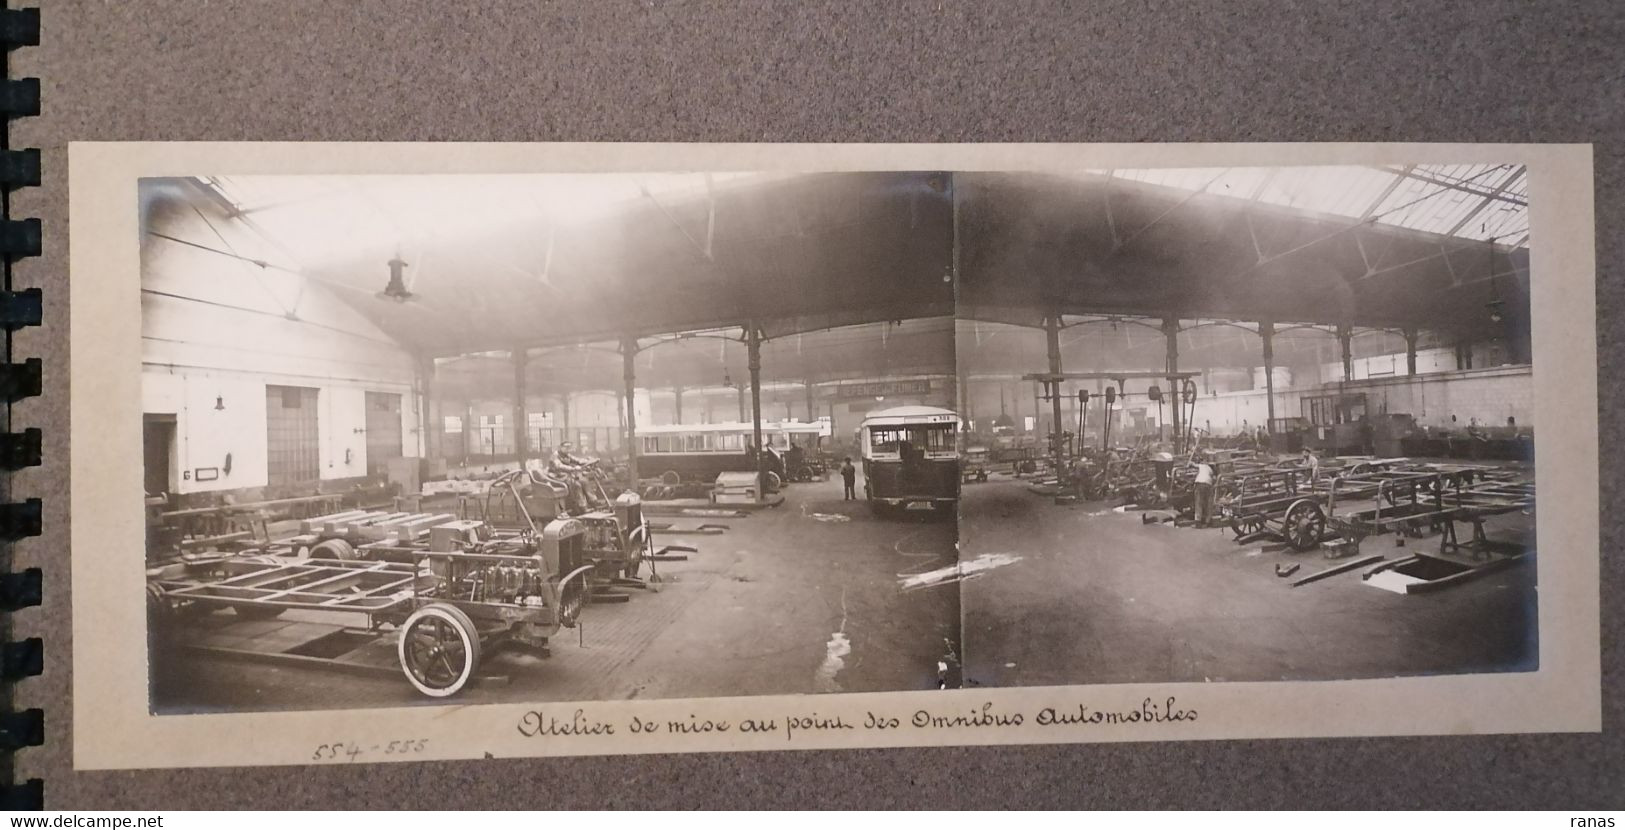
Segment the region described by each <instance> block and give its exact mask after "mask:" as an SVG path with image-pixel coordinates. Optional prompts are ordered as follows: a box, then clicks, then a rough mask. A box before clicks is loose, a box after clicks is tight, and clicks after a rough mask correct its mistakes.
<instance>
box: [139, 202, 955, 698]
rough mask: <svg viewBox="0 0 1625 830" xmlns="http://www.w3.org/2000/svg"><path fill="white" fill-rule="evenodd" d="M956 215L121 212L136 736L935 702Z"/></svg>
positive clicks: (943, 649)
mask: <svg viewBox="0 0 1625 830" xmlns="http://www.w3.org/2000/svg"><path fill="white" fill-rule="evenodd" d="M950 186H951V178H950V177H949V176H947V175H946V174H941V173H931V172H922V173H907V172H904V173H883V174H819V175H814V174H809V175H783V174H739V173H716V174H711V173H694V174H662V175H633V174H624V175H623V174H603V175H503V176H437V175H420V176H230V177H219V178H207V177H205V178H172V179H144V180H143V181H142V185H141V204H142V247H141V251H142V272H141V273H142V280H141V289H142V308H143V321H142V337H143V346H142V367H143V369H142V371H143V377H142V391H143V397H144V400H143V407H142V422H143V436H144V444H143V445H144V455H145V461H144V468H145V499H146V506H147V522H148V523H147V528H148V538H147V563H146V564H147V586H146V590H147V597H148V610H149V632H150V643H151V660H150V661H149V666H150V677H151V706H152V709H153V711H155V712H158V713H182V712H207V711H244V710H249V711H253V710H281V709H341V708H353V707H375V706H384V705H389V704H401V703H412V702H422V701H430V702H432V701H435V700H445V701H452V700H454V701H455V702H458V703H482V702H517V701H524V702H533V701H582V700H631V699H649V698H695V697H717V696H735V695H764V694H814V693H830V692H876V691H909V690H934V689H939V688H944V687H950V686H958V685H959V682H960V681H959V674H960V663H961V659H962V658H961V655H960V651H961V647H960V643H959V629H960V609H959V603H958V586H957V582H956V579H957V576H958V568H957V562H956V558H955V557H956V551H955V542H956V524H955V519H956V515H955V504H956V497H957V494H958V484H959V478H958V477H959V469H958V460H957V459H958V447H959V439H960V433H959V423H958V420H957V417H956V415H955V412H954V406H955V402H956V401H957V399H958V396H957V391H956V389H955V387H954V383H955V373H954V345H955V321H954V318H953V285H952V278H951V277H952V275H951V266H952V263H951V251H952V245H951V235H952V215H953V213H952V205H951V192H950Z"/></svg>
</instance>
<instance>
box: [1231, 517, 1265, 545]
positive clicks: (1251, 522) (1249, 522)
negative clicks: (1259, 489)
mask: <svg viewBox="0 0 1625 830" xmlns="http://www.w3.org/2000/svg"><path fill="white" fill-rule="evenodd" d="M1263 529H1264V517H1263V516H1260V515H1258V514H1257V513H1248V514H1245V515H1238V516H1231V517H1230V530H1231V531H1233V532H1234V533H1235V534H1236V538H1237V539H1240V538H1241V537H1243V536H1251V535H1253V534H1254V533H1257V532H1259V531H1260V530H1263Z"/></svg>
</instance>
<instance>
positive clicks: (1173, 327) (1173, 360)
mask: <svg viewBox="0 0 1625 830" xmlns="http://www.w3.org/2000/svg"><path fill="white" fill-rule="evenodd" d="M1162 336H1163V341H1164V346H1163V349H1164V351H1165V352H1166V354H1167V364H1168V365H1167V368H1166V369H1165V371H1166V372H1167V374H1168V395H1167V398H1168V402H1169V404H1171V406H1172V408H1173V421H1174V455H1176V456H1177V455H1179V445H1180V443H1182V441H1183V438H1184V435H1183V433H1182V431H1181V429H1180V420H1181V417H1182V416H1181V414H1180V411H1179V410H1180V406H1179V393H1180V391H1181V390H1180V383H1179V378H1177V377H1175V375H1176V374H1178V372H1179V318H1177V317H1164V318H1162ZM1158 427H1159V428H1160V427H1161V425H1160V424H1159V425H1158Z"/></svg>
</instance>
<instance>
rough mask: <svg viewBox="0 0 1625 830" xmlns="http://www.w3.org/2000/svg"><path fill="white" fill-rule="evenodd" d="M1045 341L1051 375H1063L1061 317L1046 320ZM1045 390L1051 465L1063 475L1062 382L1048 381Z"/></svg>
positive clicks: (1058, 380)
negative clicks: (1047, 397)
mask: <svg viewBox="0 0 1625 830" xmlns="http://www.w3.org/2000/svg"><path fill="white" fill-rule="evenodd" d="M1044 340H1045V343H1046V344H1047V346H1048V349H1049V373H1050V374H1052V375H1057V376H1058V375H1060V374H1061V315H1059V314H1052V315H1050V316H1048V317H1045V318H1044ZM1044 386H1046V387H1047V388H1046V389H1045V390H1044V391H1045V392H1046V393H1048V394H1049V407H1050V432H1049V435H1050V438H1049V440H1050V459H1051V461H1050V463H1051V464H1052V465H1053V466H1054V468H1055V474H1056V475H1060V474H1061V465H1062V464H1063V463H1065V459H1066V456H1065V453H1064V452H1063V450H1062V446H1061V445H1062V442H1063V441H1064V440H1065V439H1064V438H1063V437H1062V435H1061V380H1060V378H1059V377H1057V378H1056V379H1055V380H1052V381H1047V382H1046V383H1045V384H1044Z"/></svg>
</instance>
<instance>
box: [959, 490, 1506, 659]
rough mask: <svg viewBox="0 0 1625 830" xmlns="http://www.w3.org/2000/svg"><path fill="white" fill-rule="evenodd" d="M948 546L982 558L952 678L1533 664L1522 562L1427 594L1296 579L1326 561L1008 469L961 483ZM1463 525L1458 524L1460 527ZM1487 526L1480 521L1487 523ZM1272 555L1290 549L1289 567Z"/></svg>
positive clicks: (1347, 581)
mask: <svg viewBox="0 0 1625 830" xmlns="http://www.w3.org/2000/svg"><path fill="white" fill-rule="evenodd" d="M962 498H963V500H962V502H961V507H960V519H959V526H960V529H961V532H962V533H963V534H964V536H963V539H962V551H963V552H962V554H961V557H962V559H963V560H964V561H966V562H967V563H972V562H977V561H980V562H982V563H984V564H991V565H992V567H990V568H988V569H987V570H986V571H984V572H982V574H981V575H979V576H977V577H976V578H973V579H969V580H967V581H966V582H964V583H963V584H962V586H961V603H962V604H963V606H964V609H965V631H964V638H965V654H966V661H965V678H966V683H967V685H971V684H978V685H983V686H1044V685H1065V684H1096V683H1135V682H1202V681H1222V680H1229V681H1260V680H1335V679H1356V678H1371V677H1391V676H1400V675H1426V674H1440V673H1468V672H1488V671H1529V670H1534V669H1535V668H1537V667H1538V663H1537V653H1536V649H1537V646H1538V639H1537V637H1536V636H1535V631H1534V626H1535V618H1536V615H1535V595H1536V591H1535V585H1534V577H1535V568H1534V567H1533V564H1534V563H1533V562H1532V561H1531V560H1529V559H1526V560H1525V561H1524V562H1523V563H1522V564H1521V565H1518V566H1515V567H1513V568H1510V569H1507V570H1502V571H1499V572H1496V573H1491V574H1486V575H1484V576H1482V577H1480V578H1478V579H1476V580H1473V581H1470V582H1467V583H1464V584H1461V585H1458V586H1455V587H1451V588H1447V589H1444V590H1442V591H1440V592H1438V593H1434V594H1427V595H1402V594H1395V593H1390V592H1388V591H1384V590H1380V589H1378V588H1375V587H1371V586H1369V585H1365V584H1363V583H1362V582H1361V580H1360V576H1359V571H1358V570H1356V571H1354V572H1352V573H1345V574H1341V575H1338V576H1333V577H1329V578H1327V579H1325V580H1322V581H1319V582H1315V583H1310V584H1308V585H1304V586H1301V587H1297V588H1292V587H1288V583H1290V582H1291V581H1292V579H1296V578H1297V577H1301V576H1304V575H1306V574H1309V573H1312V572H1314V571H1317V570H1321V569H1323V568H1325V567H1328V566H1330V565H1334V564H1336V562H1332V561H1328V560H1326V559H1325V558H1324V556H1323V554H1321V553H1320V552H1318V551H1312V552H1307V553H1293V552H1290V551H1286V552H1279V551H1274V550H1270V549H1269V548H1272V547H1275V546H1269V545H1264V544H1257V543H1255V544H1252V545H1245V546H1244V545H1238V544H1236V543H1235V541H1234V535H1233V534H1232V533H1231V532H1230V531H1229V530H1228V529H1225V530H1218V529H1212V530H1197V529H1194V528H1177V527H1173V526H1171V525H1162V524H1155V525H1144V524H1142V523H1141V521H1140V515H1139V513H1138V512H1137V511H1136V512H1126V513H1117V512H1113V511H1112V510H1111V509H1110V508H1109V507H1108V506H1107V505H1104V504H1098V503H1097V504H1091V503H1083V504H1078V505H1075V506H1070V507H1062V506H1056V505H1054V504H1053V503H1052V502H1051V501H1050V500H1048V499H1045V498H1041V497H1039V496H1036V495H1034V494H1032V493H1030V492H1027V490H1026V485H1025V484H1024V483H1022V482H1018V481H1013V480H1011V479H1009V478H995V479H994V480H993V481H991V482H988V483H986V484H971V485H967V486H966V487H965V490H964V494H963V497H962ZM1462 532H1463V533H1464V534H1465V533H1469V532H1470V528H1467V529H1463V531H1462ZM1490 532H1491V535H1492V537H1493V536H1494V535H1495V528H1494V527H1493V526H1492V527H1491V528H1490ZM1393 539H1394V537H1393V536H1379V537H1373V538H1370V539H1367V540H1366V541H1365V542H1364V543H1363V544H1362V546H1361V552H1360V554H1361V555H1362V556H1364V555H1369V554H1383V555H1386V556H1387V557H1388V558H1389V559H1397V558H1400V557H1403V556H1406V555H1409V554H1410V553H1411V552H1412V551H1415V550H1437V547H1438V538H1437V537H1429V538H1425V539H1420V540H1416V539H1412V540H1407V542H1406V545H1407V546H1406V547H1404V548H1396V547H1395V546H1394V542H1393ZM1277 562H1297V563H1299V564H1300V565H1301V568H1300V570H1299V571H1298V573H1297V574H1295V575H1294V577H1293V578H1292V579H1281V578H1278V577H1276V575H1275V564H1276V563H1277Z"/></svg>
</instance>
